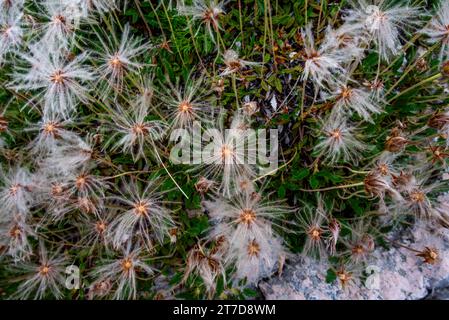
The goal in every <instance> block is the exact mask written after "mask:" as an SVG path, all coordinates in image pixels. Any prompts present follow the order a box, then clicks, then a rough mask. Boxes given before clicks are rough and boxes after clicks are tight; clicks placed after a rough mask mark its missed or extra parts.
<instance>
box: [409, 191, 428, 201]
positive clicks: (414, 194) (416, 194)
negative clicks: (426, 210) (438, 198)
mask: <svg viewBox="0 0 449 320" xmlns="http://www.w3.org/2000/svg"><path fill="white" fill-rule="evenodd" d="M410 200H411V201H412V202H413V203H423V202H424V201H426V194H425V193H424V192H422V191H421V190H419V189H415V190H412V191H411V192H410Z"/></svg>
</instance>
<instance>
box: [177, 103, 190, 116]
mask: <svg viewBox="0 0 449 320" xmlns="http://www.w3.org/2000/svg"><path fill="white" fill-rule="evenodd" d="M178 111H179V112H180V113H183V114H192V113H193V107H192V104H191V103H190V102H188V101H182V102H181V103H180V104H179V106H178Z"/></svg>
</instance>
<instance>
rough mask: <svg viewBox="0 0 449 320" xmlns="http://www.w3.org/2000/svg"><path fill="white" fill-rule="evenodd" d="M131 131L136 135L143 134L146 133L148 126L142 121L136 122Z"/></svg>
mask: <svg viewBox="0 0 449 320" xmlns="http://www.w3.org/2000/svg"><path fill="white" fill-rule="evenodd" d="M131 131H132V133H133V134H134V135H136V136H144V135H146V134H147V133H148V128H147V126H146V125H145V124H144V123H136V124H135V125H134V126H133V127H132V128H131Z"/></svg>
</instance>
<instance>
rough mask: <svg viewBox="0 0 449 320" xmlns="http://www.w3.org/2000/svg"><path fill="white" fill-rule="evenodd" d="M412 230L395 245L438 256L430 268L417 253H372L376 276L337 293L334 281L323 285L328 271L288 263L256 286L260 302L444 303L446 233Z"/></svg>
mask: <svg viewBox="0 0 449 320" xmlns="http://www.w3.org/2000/svg"><path fill="white" fill-rule="evenodd" d="M423 228H424V227H423V226H417V227H415V228H414V229H413V230H409V231H403V232H401V233H395V234H394V235H392V236H391V237H392V238H394V242H395V243H399V244H401V245H404V246H407V247H410V248H413V249H416V250H423V249H424V248H425V247H433V248H436V249H437V250H438V258H437V260H436V262H435V263H434V264H428V263H424V260H423V258H421V257H419V256H417V252H414V251H411V250H409V249H406V248H404V247H401V246H399V245H393V246H391V247H390V248H389V249H385V248H377V249H376V250H375V251H374V252H373V255H372V260H371V263H369V265H370V266H371V267H372V269H373V270H375V271H376V272H377V274H374V277H373V278H371V279H370V281H369V285H368V282H364V283H362V282H360V281H358V282H353V283H350V284H349V285H347V286H346V288H342V286H341V285H340V283H338V281H334V282H332V283H326V274H327V270H328V269H329V266H328V265H327V264H325V263H317V262H316V261H315V260H311V259H309V258H303V257H299V256H297V257H294V258H292V259H290V261H289V263H288V264H287V266H286V267H285V269H284V271H283V273H282V275H281V276H273V277H272V278H270V279H269V280H266V281H262V282H261V283H259V288H260V290H261V292H262V294H263V296H264V297H265V298H266V299H269V300H272V299H290V300H291V299H298V300H304V299H306V300H310V299H338V300H346V299H376V300H378V299H386V300H396V299H399V300H402V299H407V300H414V299H449V231H448V230H447V229H440V230H432V231H431V232H429V231H428V229H427V230H424V229H423Z"/></svg>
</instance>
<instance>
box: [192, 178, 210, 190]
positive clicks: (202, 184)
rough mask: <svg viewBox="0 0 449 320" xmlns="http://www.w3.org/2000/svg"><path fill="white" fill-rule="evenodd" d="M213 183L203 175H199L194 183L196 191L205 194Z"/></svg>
mask: <svg viewBox="0 0 449 320" xmlns="http://www.w3.org/2000/svg"><path fill="white" fill-rule="evenodd" d="M213 184H214V182H213V181H211V180H208V179H206V178H205V177H201V178H200V179H199V180H198V182H197V183H196V184H195V189H196V191H197V192H198V193H200V194H205V193H207V192H208V191H209V189H210V188H211V187H212V185H213Z"/></svg>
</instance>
